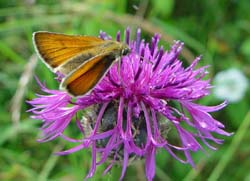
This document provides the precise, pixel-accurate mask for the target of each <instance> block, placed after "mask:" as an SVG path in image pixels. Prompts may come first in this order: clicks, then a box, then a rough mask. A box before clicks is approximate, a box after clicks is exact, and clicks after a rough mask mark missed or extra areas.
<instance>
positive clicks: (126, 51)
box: [122, 48, 130, 55]
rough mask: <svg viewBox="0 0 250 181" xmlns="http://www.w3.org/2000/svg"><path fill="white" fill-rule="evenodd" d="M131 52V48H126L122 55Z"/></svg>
mask: <svg viewBox="0 0 250 181" xmlns="http://www.w3.org/2000/svg"><path fill="white" fill-rule="evenodd" d="M129 52H130V49H129V48H124V49H123V50H122V55H127V54H129Z"/></svg>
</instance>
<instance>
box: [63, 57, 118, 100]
mask: <svg viewBox="0 0 250 181" xmlns="http://www.w3.org/2000/svg"><path fill="white" fill-rule="evenodd" d="M115 59H116V58H115V56H113V55H110V54H109V55H100V56H97V57H94V58H92V59H90V60H89V61H87V62H86V63H84V64H83V65H81V67H79V68H78V69H77V70H75V71H74V72H72V73H71V74H69V75H68V76H67V77H66V78H65V79H64V80H63V82H62V84H61V88H62V89H66V90H67V91H68V92H69V93H70V94H72V95H74V96H80V95H84V94H86V93H87V92H89V91H90V90H91V89H92V88H93V87H94V86H95V85H96V84H97V83H98V82H99V81H100V80H101V79H102V77H104V75H105V74H106V72H107V71H108V70H109V67H110V66H111V65H112V63H113V62H114V60H115Z"/></svg>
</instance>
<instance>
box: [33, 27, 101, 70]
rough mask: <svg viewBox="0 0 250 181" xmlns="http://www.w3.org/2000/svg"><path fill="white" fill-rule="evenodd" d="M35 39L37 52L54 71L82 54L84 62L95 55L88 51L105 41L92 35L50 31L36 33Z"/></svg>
mask: <svg viewBox="0 0 250 181" xmlns="http://www.w3.org/2000/svg"><path fill="white" fill-rule="evenodd" d="M33 41H34V44H35V47H36V50H37V52H38V53H39V54H40V56H41V58H42V59H43V60H44V61H45V63H46V64H47V65H48V66H49V67H50V68H52V70H53V71H56V69H55V68H57V67H59V66H60V65H62V64H64V63H67V62H68V61H69V60H71V59H73V58H76V57H78V56H81V61H82V63H83V62H84V61H86V60H87V59H89V58H91V57H93V56H94V55H91V54H89V53H88V52H89V50H90V49H93V48H95V47H96V46H99V45H100V44H102V43H104V42H105V41H104V40H102V39H100V38H97V37H92V36H78V35H64V34H58V33H50V32H36V33H34V34H33ZM67 73H68V72H67Z"/></svg>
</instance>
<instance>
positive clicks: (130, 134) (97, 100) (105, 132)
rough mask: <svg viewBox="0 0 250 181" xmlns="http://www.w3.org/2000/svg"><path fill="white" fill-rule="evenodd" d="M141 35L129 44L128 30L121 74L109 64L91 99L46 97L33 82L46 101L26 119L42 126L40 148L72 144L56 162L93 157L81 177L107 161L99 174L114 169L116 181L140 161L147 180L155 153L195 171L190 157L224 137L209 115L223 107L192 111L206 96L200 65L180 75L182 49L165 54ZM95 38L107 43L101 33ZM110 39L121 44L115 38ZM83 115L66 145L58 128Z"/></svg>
mask: <svg viewBox="0 0 250 181" xmlns="http://www.w3.org/2000/svg"><path fill="white" fill-rule="evenodd" d="M140 33H141V32H140V30H138V31H137V36H136V40H130V30H129V29H127V30H126V31H125V41H126V43H127V44H128V45H129V47H130V49H131V53H130V54H128V55H127V56H123V57H122V58H121V68H120V72H118V67H117V66H118V65H117V64H114V65H113V66H112V68H111V69H110V70H109V72H108V73H107V75H106V76H105V77H104V78H103V79H102V80H101V82H100V83H99V84H98V85H96V87H95V88H94V89H93V91H92V92H91V93H90V94H88V95H85V96H83V97H80V98H77V99H72V98H71V97H70V96H69V95H67V93H65V92H62V91H58V90H49V89H47V88H46V87H45V85H43V84H41V83H40V82H39V85H40V87H41V88H42V91H43V92H45V93H47V94H48V95H38V97H37V98H35V99H34V100H31V101H29V103H30V104H31V105H32V106H33V107H34V108H33V109H31V110H30V111H31V112H32V113H33V114H34V116H33V117H34V118H36V119H41V120H43V126H42V128H41V129H42V132H43V137H42V139H41V140H40V141H49V140H52V139H55V138H56V137H58V136H60V137H62V138H64V139H65V140H67V141H70V142H76V143H78V145H77V146H75V147H73V148H71V149H69V150H66V151H62V152H59V153H58V154H60V155H64V154H69V153H73V152H75V151H78V150H80V149H84V148H91V149H92V167H91V169H90V171H89V173H88V175H87V177H92V176H93V174H94V173H95V170H96V166H97V165H100V164H102V163H104V162H105V161H107V160H109V161H110V160H111V162H110V165H109V166H108V167H107V169H106V170H105V172H104V173H107V172H108V171H109V170H110V169H111V168H112V166H113V165H114V164H116V163H117V162H120V163H121V164H122V173H121V177H120V180H122V178H123V177H124V175H125V172H126V168H127V166H128V165H129V163H130V162H131V161H132V160H133V159H137V158H145V170H146V177H147V179H148V180H152V179H153V177H154V175H155V154H156V151H157V149H158V148H163V149H165V150H166V151H167V152H168V153H169V154H170V155H172V156H173V157H174V158H176V159H177V160H179V161H181V162H182V163H188V164H191V165H192V166H194V163H193V160H192V158H191V152H196V151H198V150H203V148H202V146H201V145H200V143H199V142H203V143H205V144H206V145H207V146H208V147H209V148H211V149H215V148H214V147H213V146H211V145H209V143H208V141H209V142H210V143H211V141H212V142H215V143H218V144H220V143H222V140H220V139H217V138H215V137H214V136H213V135H212V133H217V134H220V135H225V136H230V135H231V134H230V133H227V132H225V131H224V130H223V128H224V126H223V124H221V123H220V122H218V121H217V120H215V119H214V118H213V117H212V116H211V115H210V114H209V112H214V111H217V110H220V109H222V108H223V107H225V106H226V103H225V102H224V103H222V104H220V105H218V106H211V107H208V106H202V105H199V104H196V103H194V101H196V100H198V99H200V98H202V97H204V96H206V95H208V94H209V90H210V88H211V85H210V84H209V80H203V78H204V76H205V75H206V74H207V71H206V68H207V67H201V68H195V66H196V64H197V63H198V62H199V60H200V57H198V58H196V59H195V60H194V61H193V63H192V64H191V65H190V66H188V67H186V68H184V67H183V65H182V62H181V61H180V60H179V59H178V55H179V53H180V51H181V50H182V47H183V43H182V42H179V41H176V42H175V43H174V45H173V46H172V48H171V50H170V51H164V50H163V47H160V48H159V47H158V42H159V39H160V37H159V35H155V36H154V37H153V38H152V41H151V43H150V44H149V43H146V42H145V41H144V40H141V39H140ZM100 37H101V38H103V39H109V38H110V37H109V36H107V35H106V34H105V33H104V32H101V33H100ZM116 39H117V41H120V33H119V32H118V33H117V37H116ZM83 109H84V110H85V113H84V114H82V116H81V117H80V119H77V121H76V123H77V126H78V128H79V131H80V132H81V133H82V135H83V138H82V139H80V140H77V139H73V138H69V137H67V136H66V135H64V134H63V132H64V130H65V128H66V127H67V125H68V124H69V123H70V121H71V120H72V119H73V118H74V117H75V115H76V113H78V114H80V113H79V112H82V111H81V110H83ZM187 113H188V115H187ZM78 117H79V116H78ZM187 127H189V128H188V129H186V128H187ZM172 132H176V133H178V135H179V138H180V143H179V144H176V143H175V144H173V143H171V140H170V139H169V138H168V135H170V134H171V133H172ZM177 152H182V153H183V155H184V158H185V159H181V158H179V157H178V156H177V154H176V153H177ZM97 154H99V155H100V159H98V160H97Z"/></svg>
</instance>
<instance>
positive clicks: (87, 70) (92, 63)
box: [33, 31, 130, 97]
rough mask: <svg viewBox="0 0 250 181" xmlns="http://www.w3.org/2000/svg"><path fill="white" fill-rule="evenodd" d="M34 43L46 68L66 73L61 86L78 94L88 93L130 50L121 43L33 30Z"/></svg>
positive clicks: (75, 94) (73, 93) (92, 37)
mask: <svg viewBox="0 0 250 181" xmlns="http://www.w3.org/2000/svg"><path fill="white" fill-rule="evenodd" d="M33 44H34V47H35V49H36V52H37V53H38V55H39V56H40V58H41V60H42V61H43V62H44V63H45V64H46V65H47V67H48V68H49V69H50V70H51V71H53V72H54V73H57V72H59V73H60V74H62V75H63V76H64V78H63V79H62V81H61V84H60V89H61V90H66V91H67V92H68V93H69V94H70V95H72V96H76V97H77V96H83V95H85V94H87V93H89V92H90V91H91V90H92V89H93V88H94V87H95V85H96V84H98V83H99V82H100V81H101V80H102V78H103V77H104V76H105V75H106V73H107V72H108V70H109V69H110V67H111V66H112V64H113V63H114V62H116V61H117V60H119V59H121V57H122V56H125V55H128V54H129V52H130V48H129V47H128V45H127V44H125V43H122V42H117V41H113V40H103V39H101V38H98V37H94V36H81V35H65V34H60V33H52V32H45V31H38V32H34V33H33Z"/></svg>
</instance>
